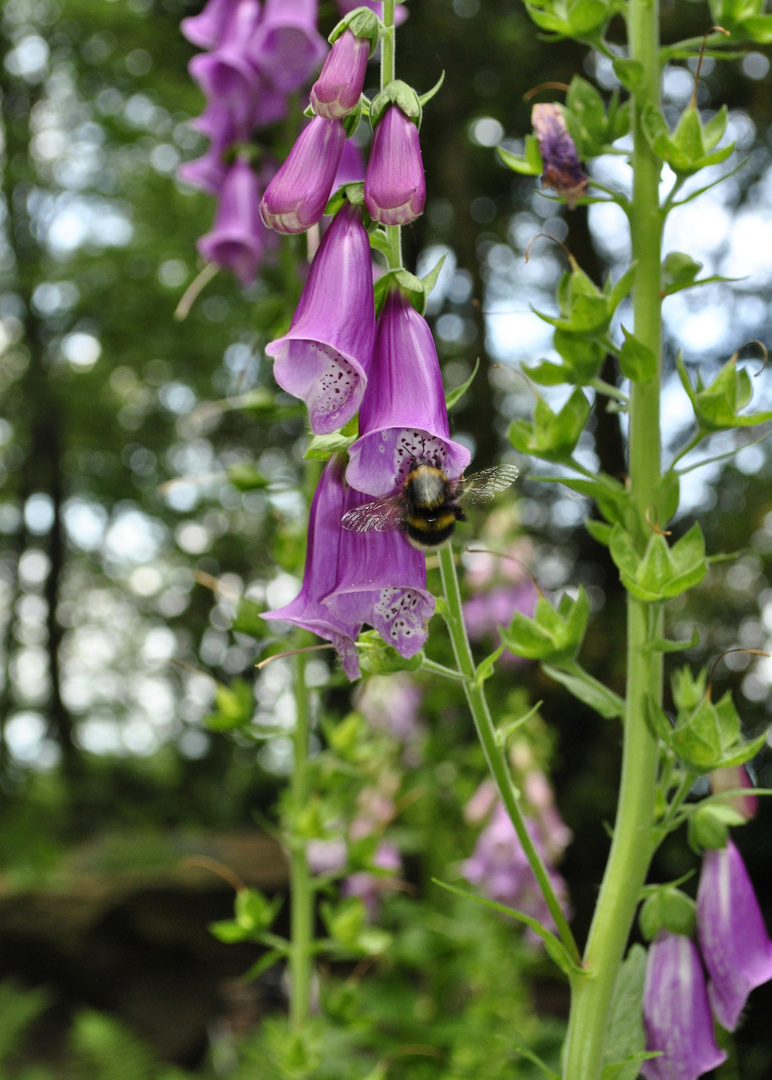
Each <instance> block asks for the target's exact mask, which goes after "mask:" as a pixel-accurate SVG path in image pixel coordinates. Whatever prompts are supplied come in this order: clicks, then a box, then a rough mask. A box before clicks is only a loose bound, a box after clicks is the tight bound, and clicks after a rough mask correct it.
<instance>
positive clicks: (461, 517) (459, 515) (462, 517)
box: [453, 505, 466, 521]
mask: <svg viewBox="0 0 772 1080" xmlns="http://www.w3.org/2000/svg"><path fill="white" fill-rule="evenodd" d="M453 513H454V514H455V515H456V521H466V514H465V513H464V510H463V507H461V506H458V505H456V506H454V507H453Z"/></svg>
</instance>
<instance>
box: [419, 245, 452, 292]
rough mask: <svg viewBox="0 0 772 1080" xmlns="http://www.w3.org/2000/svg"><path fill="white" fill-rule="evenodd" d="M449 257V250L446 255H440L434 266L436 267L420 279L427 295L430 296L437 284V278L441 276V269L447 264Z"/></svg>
mask: <svg viewBox="0 0 772 1080" xmlns="http://www.w3.org/2000/svg"><path fill="white" fill-rule="evenodd" d="M447 257H448V254H447V252H446V253H445V254H444V255H442V256H440V258H439V259H438V260H437V262H436V264H435V266H434V269H432V270H430V271H429V273H428V274H424V276H423V277H422V278H421V279H420V281H421V284H422V285H423V288H424V296H425V297H426V296H429V294H430V293H431V291H432V289H433V288H434V286H435V285H436V284H437V278H438V277H439V276H440V271H441V270H442V267H443V265H444V264H445V260H446V259H447Z"/></svg>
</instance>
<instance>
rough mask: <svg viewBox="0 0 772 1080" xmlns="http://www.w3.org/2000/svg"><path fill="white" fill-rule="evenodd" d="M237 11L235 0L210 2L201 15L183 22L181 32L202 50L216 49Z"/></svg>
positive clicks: (212, 0) (211, 0)
mask: <svg viewBox="0 0 772 1080" xmlns="http://www.w3.org/2000/svg"><path fill="white" fill-rule="evenodd" d="M235 10H236V4H235V3H234V0H209V3H208V4H207V5H206V7H205V8H204V10H203V11H202V12H201V13H200V14H199V15H191V16H188V18H187V19H183V20H182V22H181V23H180V30H181V31H182V33H183V35H184V36H185V37H186V38H187V39H188V41H191V42H192V43H193V44H194V45H198V47H199V48H200V49H216V48H217V46H218V45H219V44H220V42H221V41H222V38H223V35H224V33H225V30H226V27H227V25H228V22H229V20H230V17H231V15H233V13H234V12H235Z"/></svg>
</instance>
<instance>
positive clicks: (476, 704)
mask: <svg viewBox="0 0 772 1080" xmlns="http://www.w3.org/2000/svg"><path fill="white" fill-rule="evenodd" d="M438 555H439V561H440V573H441V574H442V585H443V589H444V592H445V602H446V604H447V607H448V610H447V613H446V615H445V622H446V623H447V626H448V632H449V634H450V639H451V641H452V643H453V651H454V652H455V654H456V663H457V664H458V669H459V671H460V672H461V673H462V675H464V677H465V680H466V681H465V682H464V693H465V694H466V700H467V702H468V704H469V711H470V712H471V714H472V719H473V720H474V725H475V728H476V729H477V734H478V737H479V739H480V743H481V744H482V748H483V750H484V752H485V758H486V760H487V762H488V767H489V769H490V771H491V774H492V776H493V778H494V780H495V781H496V786H497V787H498V789H499V794H500V796H501V801H502V802H503V803H504V806H505V807H506V809H507V813H508V814H509V816H510V818H511V820H512V824H513V826H514V828H515V832H516V833H517V836H518V839H519V841H520V844H521V846H522V848H523V851H524V852H525V855H526V858H527V859H528V862H529V864H530V866H531V869H532V870H533V872H534V875H535V877H536V880H537V882H538V884H539V888H540V889H541V891H542V893H543V895H544V899H545V900H546V902H547V906H548V908H549V910H550V914H551V915H552V918H553V919H554V920H555V926H556V927H557V931H558V935H559V937H560V939H561V941H562V942H563V944H564V945H565V947H566V950H567V952H568V954H569V956H570V957H571V959H572V960H573V961H574V962H576V963H578V962H579V950H578V948H577V945H576V942H575V941H574V935H573V934H572V933H571V928H570V926H569V925H568V922H567V920H566V917H565V914H564V913H563V909H562V908H561V906H560V901H559V900H558V898H557V895H556V893H555V890H554V889H553V887H552V882H551V881H550V876H549V873H548V871H547V868H546V867H545V865H544V862H543V861H542V858H541V856H540V855H539V852H538V851H537V850H536V848H535V846H534V843H533V840H532V839H531V835H530V833H529V832H528V829H527V828H526V824H525V821H524V820H523V815H522V814H521V812H520V807H519V806H518V802H517V797H516V795H515V792H514V789H513V787H512V780H511V778H510V775H509V768H508V766H507V761H506V756H505V755H504V753H503V752H502V750H501V748H500V747H499V745H498V742H497V741H496V729H495V727H494V725H493V718H492V717H491V714H490V709H489V708H488V701H487V699H486V697H485V690H484V689H483V685H482V683H480V684H478V683H477V682H476V681H475V675H476V668H475V663H474V660H473V658H472V650H471V649H470V647H469V639H468V638H467V636H466V626H465V625H464V613H463V610H462V607H461V592H460V590H459V587H458V578H457V577H456V564H455V563H454V561H453V548H452V547H451V545H450V544H449V543H448V544H443V546H442V547H441V548H440V549H439V552H438Z"/></svg>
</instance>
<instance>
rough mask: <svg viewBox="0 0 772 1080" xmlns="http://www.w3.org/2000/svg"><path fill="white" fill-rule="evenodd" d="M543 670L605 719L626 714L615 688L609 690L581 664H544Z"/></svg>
mask: <svg viewBox="0 0 772 1080" xmlns="http://www.w3.org/2000/svg"><path fill="white" fill-rule="evenodd" d="M542 671H543V672H544V674H545V675H549V677H550V678H551V679H554V680H555V681H556V682H559V683H560V684H561V685H562V686H565V688H566V689H567V690H568V691H569V692H570V693H571V694H573V696H574V697H575V698H578V700H579V701H583V702H584V704H585V705H589V706H590V708H591V709H594V710H595V712H596V713H598V714H599V715H600V716H602V717H603V718H604V719H605V720H614V719H615V718H616V717H618V716H620V717H621V716H624V713H625V703H624V699H623V698H621V697H620V696H619V695H618V694H615V693H614V691H613V690H609V688H608V687H607V686H604V684H603V683H602V682H599V681H598V680H597V679H594V678H593V677H592V675H589V674H588V673H587V672H586V671H585V670H584V669H583V668H581V667H580V666H579V664H575V663H574V664H571V665H570V666H569V665H566V666H564V667H555V666H553V665H551V664H542Z"/></svg>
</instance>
